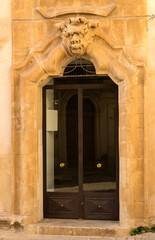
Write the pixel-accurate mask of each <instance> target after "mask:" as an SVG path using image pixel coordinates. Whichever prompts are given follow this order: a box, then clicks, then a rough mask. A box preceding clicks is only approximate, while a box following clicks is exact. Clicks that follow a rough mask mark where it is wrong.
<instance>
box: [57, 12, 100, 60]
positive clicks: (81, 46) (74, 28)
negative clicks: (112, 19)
mask: <svg viewBox="0 0 155 240" xmlns="http://www.w3.org/2000/svg"><path fill="white" fill-rule="evenodd" d="M97 26H98V23H97V22H89V21H87V19H86V18H84V17H77V18H69V19H67V20H66V21H65V22H62V23H60V24H57V27H58V29H59V30H60V31H61V37H62V43H63V45H64V47H65V48H66V49H67V51H68V52H69V54H70V55H81V56H82V55H84V54H85V51H86V48H87V46H88V44H89V43H90V42H92V40H93V37H94V36H95V34H96V28H97Z"/></svg>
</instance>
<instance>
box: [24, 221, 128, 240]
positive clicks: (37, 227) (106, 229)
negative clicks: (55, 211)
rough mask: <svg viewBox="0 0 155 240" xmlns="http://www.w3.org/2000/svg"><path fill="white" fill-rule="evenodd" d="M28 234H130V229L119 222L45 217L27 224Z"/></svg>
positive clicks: (26, 230) (111, 235)
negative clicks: (34, 222)
mask: <svg viewBox="0 0 155 240" xmlns="http://www.w3.org/2000/svg"><path fill="white" fill-rule="evenodd" d="M25 233H26V234H33V235H34V234H39V235H63V236H65V235H67V236H98V237H104V236H106V237H118V236H120V237H121V236H128V235H129V229H126V228H121V227H120V225H119V222H115V221H103V220H102V221H101V220H83V219H82V220H80V219H79V220H76V219H71V220H70V219H44V220H43V221H42V222H39V223H37V224H29V225H27V226H25Z"/></svg>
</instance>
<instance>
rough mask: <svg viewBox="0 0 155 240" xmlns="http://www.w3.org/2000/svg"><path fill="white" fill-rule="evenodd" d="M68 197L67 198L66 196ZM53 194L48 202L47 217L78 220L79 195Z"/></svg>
mask: <svg viewBox="0 0 155 240" xmlns="http://www.w3.org/2000/svg"><path fill="white" fill-rule="evenodd" d="M65 195H66V196H65ZM65 195H63V194H59V193H53V194H52V195H51V196H49V198H48V199H47V201H46V203H45V204H46V206H45V207H46V217H53V218H78V196H77V194H67V193H66V194H65Z"/></svg>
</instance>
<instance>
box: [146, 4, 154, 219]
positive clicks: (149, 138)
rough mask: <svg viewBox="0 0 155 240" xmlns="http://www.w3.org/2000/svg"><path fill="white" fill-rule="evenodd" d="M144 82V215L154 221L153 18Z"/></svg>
mask: <svg viewBox="0 0 155 240" xmlns="http://www.w3.org/2000/svg"><path fill="white" fill-rule="evenodd" d="M147 7H148V9H147V12H148V14H155V2H154V0H148V1H147ZM147 40H148V42H147V71H146V82H145V165H144V170H145V190H146V192H145V194H146V196H145V197H146V203H147V205H146V215H147V217H148V218H149V219H150V222H151V223H155V18H154V19H152V20H149V21H148V32H147Z"/></svg>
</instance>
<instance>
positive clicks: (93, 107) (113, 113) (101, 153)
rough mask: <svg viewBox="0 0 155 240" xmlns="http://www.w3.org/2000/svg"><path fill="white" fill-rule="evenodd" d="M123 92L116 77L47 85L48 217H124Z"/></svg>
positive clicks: (45, 185) (45, 135)
mask: <svg viewBox="0 0 155 240" xmlns="http://www.w3.org/2000/svg"><path fill="white" fill-rule="evenodd" d="M66 96H67V97H66ZM117 97H118V96H117V87H116V85H115V84H114V83H112V82H110V84H109V83H108V84H107V85H106V84H104V85H103V84H100V85H98V84H94V85H93V84H83V85H82V84H76V85H74V84H73V85H56V86H54V85H52V86H46V87H45V88H44V112H43V113H44V114H43V116H44V216H45V217H48V218H84V219H107V220H118V100H117ZM51 116H52V117H53V119H55V121H56V122H54V124H53V123H51V122H50V121H52V117H51ZM50 118H51V119H50ZM50 124H51V127H50V126H47V125H50ZM57 125H58V126H57Z"/></svg>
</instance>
